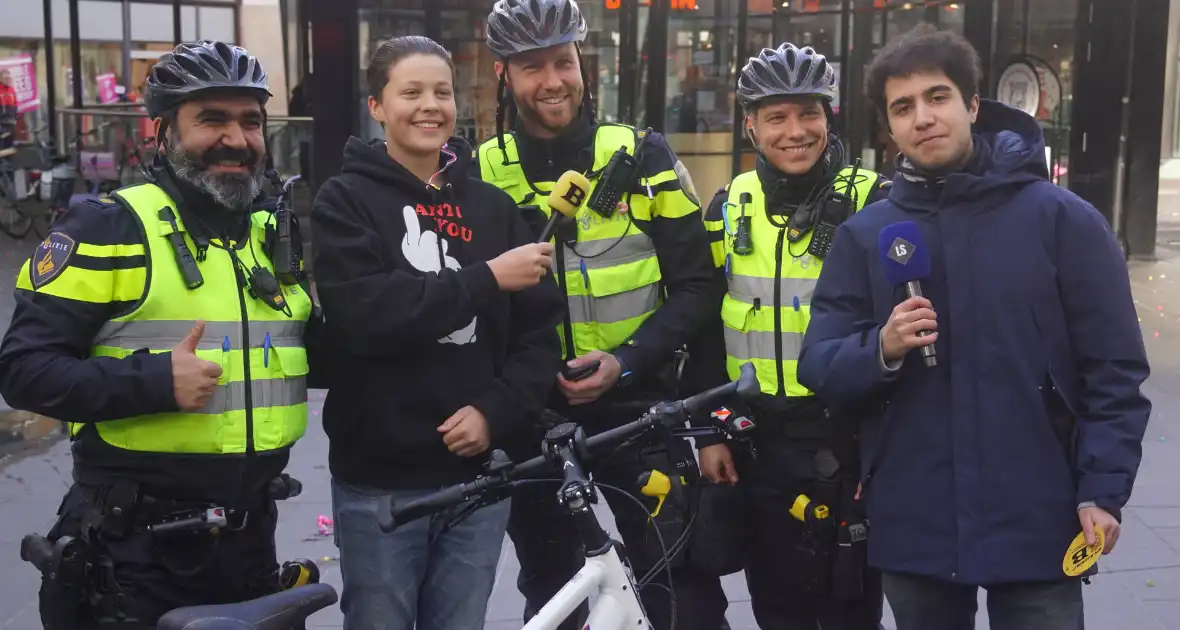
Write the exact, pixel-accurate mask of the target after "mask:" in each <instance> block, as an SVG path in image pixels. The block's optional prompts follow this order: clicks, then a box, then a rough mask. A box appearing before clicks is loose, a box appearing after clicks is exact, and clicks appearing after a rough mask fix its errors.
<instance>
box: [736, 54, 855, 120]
mask: <svg viewBox="0 0 1180 630" xmlns="http://www.w3.org/2000/svg"><path fill="white" fill-rule="evenodd" d="M836 81H837V77H836V71H835V69H834V68H832V65H831V64H829V63H828V60H827V59H825V58H824V56H823V55H821V54H819V53H817V52H815V50H814V49H813V48H812V47H811V46H806V47H803V48H797V47H795V46H794V45H792V44H783V45H782V46H779V47H778V49H777V50H774V49H770V48H763V49H762V52H760V53H758V56H757V57H750V61H749V63H747V64H746V65H745V67H744V68H742V73H741V76H739V77H738V86H737V97H738V101H740V102H741V104H742V107H745V108H749V107H750V105H752V104H754V103H757V102H758V101H760V100H762V99H764V98H769V97H772V96H818V97H820V98H822V99H823V100H824V101H825V102H827V103H831V102H832V101H833V100H835V98H836Z"/></svg>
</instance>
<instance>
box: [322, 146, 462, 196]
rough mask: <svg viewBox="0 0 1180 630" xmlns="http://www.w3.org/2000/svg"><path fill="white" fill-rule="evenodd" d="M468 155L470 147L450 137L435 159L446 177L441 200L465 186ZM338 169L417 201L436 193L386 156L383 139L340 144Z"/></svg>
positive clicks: (387, 154)
mask: <svg viewBox="0 0 1180 630" xmlns="http://www.w3.org/2000/svg"><path fill="white" fill-rule="evenodd" d="M471 156H472V152H471V145H470V144H469V143H468V142H467V141H466V140H464V139H463V138H460V137H457V136H456V137H452V138H451V139H450V140H448V141H447V143H446V144H445V145H444V146H443V150H442V151H441V152H440V153H439V157H438V168H439V173H445V174H446V178H445V180H444V182H443V183H442V196H443V197H447V196H449V195H450V193H451V192H452V191H453V190H454V189H458V188H460V187H462V186H464V185H465V184H466V182H467V173H468V169H470V168H471V159H472V158H471ZM340 170H341V172H343V173H355V174H357V175H361V176H363V177H366V178H368V179H371V180H373V181H374V182H378V183H381V184H383V185H386V186H392V187H394V188H397V189H399V190H401V191H403V192H405V193H406V194H407V195H409V196H411V197H412V198H415V199H420V198H421V196H422V195H423V194H425V193H435V194H437V191H435V190H433V189H432V188H430V187H428V186H427V185H426V184H425V183H424V182H423V181H422V180H420V179H418V177H417V176H415V175H414V174H413V173H411V172H410V170H409V169H407V168H406V167H404V166H402V165H401V164H398V163H397V161H396V160H394V159H393V158H391V157H389V153H387V152H386V150H385V140H383V139H377V140H370V141H368V142H366V141H364V140H361V139H360V138H357V137H355V136H353V137H351V138H349V139H348V142H346V143H345V144H344V158H343V161H342V163H341V168H340ZM436 183H438V182H436ZM448 189H449V190H448Z"/></svg>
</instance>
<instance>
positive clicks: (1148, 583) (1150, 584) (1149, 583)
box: [1147, 579, 1155, 587]
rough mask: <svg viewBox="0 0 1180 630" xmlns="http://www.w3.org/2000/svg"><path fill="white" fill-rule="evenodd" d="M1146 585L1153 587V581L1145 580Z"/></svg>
mask: <svg viewBox="0 0 1180 630" xmlns="http://www.w3.org/2000/svg"><path fill="white" fill-rule="evenodd" d="M1147 585H1148V586H1149V587H1152V586H1155V580H1151V579H1149V580H1147Z"/></svg>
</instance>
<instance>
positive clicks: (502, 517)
mask: <svg viewBox="0 0 1180 630" xmlns="http://www.w3.org/2000/svg"><path fill="white" fill-rule="evenodd" d="M430 492H431V490H395V491H392V492H389V491H384V490H376V489H371V488H358V487H355V486H351V485H347V484H344V483H342V482H340V481H337V480H335V479H333V480H332V513H333V518H334V519H335V541H336V546H337V547H338V548H339V549H340V571H341V574H342V577H343V580H344V588H343V591H342V593H341V595H340V609H341V610H342V611H343V612H344V630H353V629H357V630H360V629H363V630H381V629H388V630H413V629H414V628H417V630H476V629H478V628H482V627H483V624H484V617H485V616H486V615H487V606H488V598H489V597H491V595H492V586H493V585H494V584H495V581H496V565H497V563H499V561H500V549H501V547H502V545H503V543H504V531H505V529H506V528H507V526H508V514H509V500H505V501H502V502H500V503H496V504H493V505H490V506H486V507H483V508H481V509H479V510H476V511H475V512H474V513H473V514H471V515H470V516H469V517H467V518H466V519H465V520H464V521H463V522H462V523H460V524H459V525H458V526H457V527H455V528H453V529H451V530H450V531H448V532H446V533H444V534H442V535H438V533H437V532H438V528H439V527H440V526H441V525H442V524H443V521H442V518H441V517H439V516H436V517H434V518H431V517H426V518H421V519H418V520H416V521H412V522H409V523H406V524H404V525H401V526H399V527H398V528H397V529H395V530H394V531H392V532H390V533H388V534H386V533H383V532H382V531H381V529H380V527H379V526H378V523H379V521H380V520H388V519H389V505H390V501H391V500H392V501H394V502H397V503H401V502H405V501H409V500H411V499H416V498H418V497H421V496H424V495H426V494H429V493H430Z"/></svg>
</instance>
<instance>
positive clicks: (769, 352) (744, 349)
mask: <svg viewBox="0 0 1180 630" xmlns="http://www.w3.org/2000/svg"><path fill="white" fill-rule="evenodd" d="M782 338H783V357H782V360H783V361H798V360H799V352H800V351H801V350H802V349H803V333H783V334H782ZM725 353H726V354H728V355H729V356H731V357H734V358H736V359H740V360H742V361H749V360H750V359H766V360H767V361H777V360H778V359H777V358H776V357H775V356H774V333H773V332H767V331H764V330H752V331H750V332H745V333H744V332H742V331H740V330H734V329H732V328H730V327H729V326H725Z"/></svg>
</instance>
